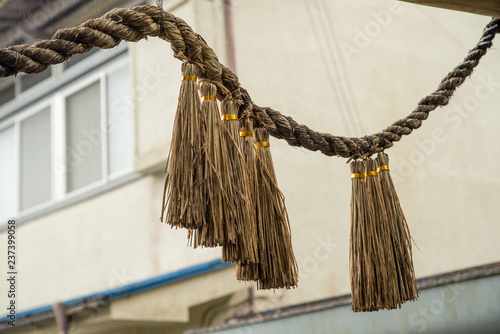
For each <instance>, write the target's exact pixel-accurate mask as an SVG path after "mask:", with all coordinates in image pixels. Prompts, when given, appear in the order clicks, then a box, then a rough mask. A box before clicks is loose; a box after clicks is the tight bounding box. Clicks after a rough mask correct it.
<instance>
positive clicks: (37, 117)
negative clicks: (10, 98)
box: [19, 107, 52, 210]
mask: <svg viewBox="0 0 500 334" xmlns="http://www.w3.org/2000/svg"><path fill="white" fill-rule="evenodd" d="M19 126H20V128H21V138H20V151H21V152H20V157H21V159H20V165H21V166H20V167H21V168H20V169H19V170H20V178H19V180H20V190H21V210H24V209H29V208H31V207H33V206H35V205H37V204H40V203H44V202H47V201H48V200H50V198H51V193H52V190H51V182H50V179H51V176H50V175H51V161H52V157H51V151H50V107H47V108H44V109H42V110H41V111H39V112H37V113H36V114H34V115H33V116H30V117H28V118H26V119H25V120H23V121H21V122H20V125H19Z"/></svg>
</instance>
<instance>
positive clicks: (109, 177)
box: [0, 55, 139, 229]
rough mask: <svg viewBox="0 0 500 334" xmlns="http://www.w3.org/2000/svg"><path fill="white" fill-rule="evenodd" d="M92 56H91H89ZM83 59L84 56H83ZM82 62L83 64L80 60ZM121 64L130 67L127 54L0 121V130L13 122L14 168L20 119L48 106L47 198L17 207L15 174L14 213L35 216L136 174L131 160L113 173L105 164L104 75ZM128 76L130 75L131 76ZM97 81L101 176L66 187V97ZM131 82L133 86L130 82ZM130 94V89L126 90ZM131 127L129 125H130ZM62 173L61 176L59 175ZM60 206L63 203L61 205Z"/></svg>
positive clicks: (18, 156) (106, 149)
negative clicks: (94, 180)
mask: <svg viewBox="0 0 500 334" xmlns="http://www.w3.org/2000/svg"><path fill="white" fill-rule="evenodd" d="M89 58H92V57H89ZM84 61H85V60H84ZM82 65H83V64H82ZM76 66H80V64H76V65H75V67H76ZM125 67H129V68H130V59H129V56H128V55H126V56H123V57H122V56H119V57H117V59H115V60H113V61H112V62H111V63H110V64H105V65H103V66H99V69H98V70H96V71H95V72H93V73H90V74H88V75H85V76H83V77H81V78H79V79H77V80H75V81H73V82H71V83H69V84H68V86H67V87H63V88H62V89H59V90H56V91H54V92H53V93H52V94H51V95H49V96H48V97H45V98H43V99H41V100H39V101H37V102H36V103H35V104H33V105H32V106H30V107H28V108H26V109H25V110H22V111H21V112H18V113H16V114H15V115H13V116H12V117H9V118H8V119H6V120H5V121H3V122H0V131H2V130H4V129H6V128H8V127H10V126H14V134H15V143H16V150H15V152H16V153H15V154H16V157H15V162H12V163H15V164H16V166H15V167H16V169H17V170H19V168H20V166H21V161H20V159H21V154H20V149H21V122H22V121H23V120H25V119H27V118H29V117H31V116H33V115H35V114H36V113H38V112H40V111H42V110H44V109H46V108H47V107H50V118H51V119H50V131H51V134H50V137H51V161H52V164H51V199H50V200H49V201H47V202H44V203H41V204H38V205H36V206H33V207H31V208H29V209H25V210H22V211H21V207H20V205H21V204H20V203H21V192H20V189H21V188H20V187H21V175H20V174H19V175H18V177H17V184H16V185H17V187H16V189H15V195H16V206H17V207H16V216H17V218H18V219H21V220H22V219H23V218H28V217H35V216H38V215H41V214H44V213H46V212H51V211H53V210H57V209H58V208H59V207H61V205H59V204H61V203H63V202H65V203H68V204H67V205H69V204H71V203H73V202H75V201H78V200H80V199H84V198H86V197H89V196H91V195H93V194H96V193H99V192H100V191H99V190H101V191H105V190H108V188H109V187H115V186H117V185H119V184H121V183H124V182H129V181H131V180H134V179H136V178H137V177H139V176H138V175H136V174H134V166H133V165H134V164H133V163H132V165H131V166H130V167H129V168H126V169H123V170H121V171H118V172H115V173H113V174H109V173H108V170H109V166H108V158H109V157H108V132H107V129H103V128H102V127H103V126H107V124H108V123H107V120H108V103H107V77H108V76H109V75H111V74H113V73H114V72H116V71H119V70H122V69H124V68H125ZM70 69H71V68H70ZM131 79H132V77H131ZM97 81H98V82H99V85H100V107H101V129H100V130H101V132H102V133H103V136H102V137H103V138H102V141H101V145H102V146H101V148H102V149H101V154H102V156H101V158H102V159H101V160H102V165H101V168H102V178H101V179H100V180H98V181H96V182H93V183H91V184H88V185H86V186H84V187H81V188H79V189H76V190H74V191H71V192H68V191H67V184H66V177H67V176H66V168H67V166H66V146H67V143H66V98H67V97H68V96H70V95H71V94H74V93H76V92H78V91H80V90H82V89H84V88H85V87H87V86H89V85H91V84H93V83H95V82H97ZM131 86H133V85H132V84H131ZM129 94H132V92H129ZM132 131H133V128H132ZM131 135H132V138H133V140H132V147H130V149H131V150H133V149H134V147H135V137H134V135H133V133H132V134H131ZM56 163H57V166H59V167H61V168H62V170H59V171H57V170H56V168H55V167H56ZM61 176H62V177H61ZM62 206H64V205H62ZM5 223H6V221H1V222H0V229H1V228H2V227H3V225H5Z"/></svg>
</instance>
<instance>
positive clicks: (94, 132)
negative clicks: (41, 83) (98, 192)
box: [66, 81, 102, 192]
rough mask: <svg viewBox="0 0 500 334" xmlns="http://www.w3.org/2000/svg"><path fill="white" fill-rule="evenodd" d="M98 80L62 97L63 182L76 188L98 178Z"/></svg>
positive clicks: (99, 125) (99, 133) (99, 116)
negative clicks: (63, 100) (63, 107)
mask: <svg viewBox="0 0 500 334" xmlns="http://www.w3.org/2000/svg"><path fill="white" fill-rule="evenodd" d="M100 100H101V94H100V88H99V81H97V82H95V83H93V84H91V85H89V86H87V87H85V88H84V89H82V90H80V91H78V92H76V93H74V94H73V95H70V96H68V98H67V99H66V166H67V174H66V182H67V183H66V185H67V191H68V192H70V191H73V190H76V189H79V188H81V187H83V186H86V185H88V184H91V183H94V182H96V181H98V180H101V179H102V157H101V155H102V147H101V146H102V132H101V103H100Z"/></svg>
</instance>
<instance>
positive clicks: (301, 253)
mask: <svg viewBox="0 0 500 334" xmlns="http://www.w3.org/2000/svg"><path fill="white" fill-rule="evenodd" d="M325 3H327V8H325V7H323V6H324V4H325ZM176 13H177V15H179V16H181V17H182V18H184V19H185V20H186V21H187V22H188V23H189V24H192V25H193V27H194V28H195V29H196V30H197V31H198V32H199V33H200V34H201V35H202V36H204V38H205V39H206V40H207V41H208V42H209V43H212V42H213V43H215V44H214V45H215V46H216V48H215V51H216V52H217V53H218V54H219V56H220V58H221V60H222V59H225V52H226V50H225V43H224V39H222V38H221V36H220V31H222V30H221V29H222V28H221V24H223V22H222V21H221V16H220V5H219V3H218V2H210V1H206V0H197V1H188V2H187V3H186V4H185V5H183V6H181V7H180V8H179V9H178V12H176ZM233 13H234V22H235V36H236V41H235V42H236V55H237V69H238V75H239V78H240V82H241V83H242V85H243V86H244V87H245V88H247V89H248V91H249V92H250V94H251V96H252V98H253V99H254V101H255V102H256V103H257V104H259V105H262V106H271V107H273V108H275V109H277V110H280V111H282V112H283V113H285V114H287V115H291V116H293V117H294V118H295V119H296V120H297V121H298V122H300V123H305V124H307V125H309V126H310V127H311V128H313V129H316V130H319V131H324V132H330V133H333V134H338V135H346V136H351V135H356V136H358V135H363V134H368V133H373V132H377V131H379V130H381V129H382V128H384V127H385V126H387V125H389V124H390V123H392V122H393V121H395V120H396V119H399V118H402V117H404V116H405V115H406V114H408V113H409V112H410V111H411V110H412V109H413V108H414V106H415V105H416V104H417V102H418V101H419V99H420V98H421V97H422V96H424V95H425V94H427V93H430V92H431V91H433V90H434V89H435V88H436V87H437V85H438V83H439V81H440V80H441V78H442V77H443V76H444V75H445V74H446V73H447V72H448V71H449V70H451V69H452V68H453V67H454V66H455V65H456V64H458V62H459V61H460V60H461V59H462V58H463V57H464V56H465V54H466V52H467V50H469V49H470V48H472V46H474V45H475V43H476V42H477V40H478V38H479V36H480V34H481V31H482V29H483V27H484V25H485V24H486V23H487V21H488V18H485V17H481V16H473V15H468V14H464V13H457V12H451V11H444V10H439V9H434V8H426V7H419V6H416V5H411V4H406V3H399V2H395V1H386V0H376V1H374V0H372V1H328V2H323V1H316V0H314V1H284V0H275V1H263V0H254V1H241V0H233ZM362 31H365V32H363V33H361V32H362ZM214 32H218V33H214ZM363 35H366V36H367V37H363ZM497 44H498V43H497ZM130 54H131V63H132V73H133V78H134V87H135V88H136V89H137V90H140V91H141V92H142V93H141V94H142V95H136V105H135V109H136V110H135V121H136V122H135V134H136V137H135V138H136V148H135V149H136V170H137V171H139V172H141V171H151V172H152V173H149V174H145V175H144V177H143V178H141V179H139V180H137V181H134V182H132V183H129V184H127V185H125V186H122V187H120V188H117V189H115V190H113V191H110V192H108V193H104V194H102V195H100V196H97V197H95V198H92V199H90V200H87V201H84V202H81V203H78V204H76V205H73V206H70V207H67V208H65V209H63V210H59V211H57V212H54V213H52V214H49V215H46V216H43V217H40V218H38V219H35V220H33V221H30V222H28V223H26V224H24V225H21V226H20V227H19V230H18V235H19V239H20V241H19V244H20V246H19V247H20V248H19V258H20V261H19V272H20V273H21V274H20V275H21V276H20V281H19V284H20V285H19V289H20V291H21V292H20V294H19V304H18V306H19V308H20V309H28V308H31V307H34V306H38V305H44V304H49V303H53V302H54V301H56V300H62V299H67V298H71V297H76V296H80V295H84V294H87V293H92V292H95V291H99V290H103V289H106V288H109V287H116V286H120V285H124V284H127V283H131V282H132V281H138V280H142V279H145V278H148V277H151V276H154V275H158V274H161V273H166V272H170V271H174V270H177V269H179V268H182V267H186V266H189V265H193V264H196V263H201V262H204V261H207V260H209V259H213V258H217V257H219V256H220V250H218V249H215V250H214V249H196V250H193V249H190V248H186V239H185V235H186V232H185V231H176V230H172V229H170V228H169V227H168V226H167V225H164V224H160V223H158V217H159V209H160V201H161V191H162V187H163V175H162V173H161V172H157V171H159V170H161V169H162V168H163V166H164V163H165V158H166V155H167V152H168V146H169V140H170V135H171V128H172V124H173V119H174V114H175V107H176V101H177V95H178V88H179V83H180V62H179V61H177V60H174V59H172V57H171V55H172V52H171V50H170V46H169V45H168V44H167V43H164V42H162V41H160V40H158V39H155V38H151V39H150V40H149V41H142V42H139V43H136V44H131V45H130ZM152 72H156V75H153V74H151V73H152ZM499 88H500V70H499V67H498V50H496V49H494V50H491V51H490V54H488V55H487V56H486V57H485V59H484V60H483V61H482V63H481V64H480V66H479V68H478V70H477V71H476V73H474V74H473V76H472V78H471V79H469V80H468V81H467V82H466V84H464V86H463V87H462V88H460V90H459V92H458V93H457V94H456V96H455V97H454V98H453V100H452V102H451V103H450V105H449V106H447V107H446V108H442V109H438V110H436V111H435V112H433V114H432V115H431V116H430V118H429V120H427V121H426V122H425V123H424V125H423V126H422V128H421V129H419V130H418V131H416V132H415V133H414V134H412V135H411V136H410V137H408V138H404V139H403V140H402V141H401V142H400V143H398V144H396V146H395V147H394V148H393V149H391V150H390V151H388V153H389V154H390V158H391V167H392V170H393V176H394V178H395V180H396V187H397V190H398V192H399V194H400V197H401V202H402V204H403V207H404V209H405V213H406V215H407V219H408V222H409V225H410V228H411V231H412V233H413V237H414V239H415V240H416V242H417V244H418V246H419V248H420V250H417V249H415V251H414V260H415V269H416V273H417V276H418V277H422V276H427V275H432V274H436V273H441V272H446V271H452V270H457V269H461V268H464V267H470V266H475V265H480V264H484V263H488V262H494V261H498V260H499V258H500V256H499V255H500V245H499V243H498V242H497V240H496V239H497V236H498V234H499V233H500V227H499V224H497V223H498V220H499V216H498V212H497V210H496V207H497V203H498V200H499V199H500V195H499V192H498V189H499V184H500V176H498V175H497V174H496V173H495V170H496V169H497V164H498V163H497V160H498V158H497V156H498V153H499V152H498V151H499V148H498V146H497V145H496V137H495V135H496V133H497V128H496V124H497V123H498V121H499V117H500V116H498V113H497V112H496V111H497V109H498V105H499V104H500V93H499V92H500V89H499ZM140 96H142V97H140ZM271 145H272V153H273V157H274V161H275V167H276V171H277V175H278V180H279V183H280V186H281V188H282V191H283V193H284V194H285V196H286V200H287V207H288V211H289V215H290V221H291V224H292V233H293V235H292V236H293V244H294V250H295V254H296V257H297V260H298V263H299V266H300V282H299V288H298V289H295V290H292V291H276V292H272V291H266V292H259V295H258V296H259V298H258V299H257V303H258V304H257V308H258V309H266V308H274V307H277V306H280V305H288V304H292V303H298V302H305V301H309V300H315V299H320V298H327V297H331V296H335V295H338V294H344V293H348V292H349V276H348V272H349V268H348V241H349V215H350V213H349V200H350V180H349V178H350V172H349V167H348V166H347V165H346V164H345V160H343V159H338V158H328V157H326V156H323V155H321V154H320V153H318V152H309V151H306V150H304V149H298V148H292V147H290V146H288V145H287V144H286V143H285V142H283V141H279V140H276V139H271ZM5 237H6V235H5V232H2V233H1V234H0V241H1V244H2V245H4V244H5V243H4V242H5ZM3 262H4V261H2V264H1V266H4V263H3ZM1 268H3V267H1ZM223 274H224V275H229V276H231V277H233V276H234V272H233V271H232V270H224V271H223ZM2 284H4V283H2ZM206 284H207V285H210V280H209V279H208V278H207V282H206ZM240 285H241V286H242V287H244V286H245V285H244V284H243V283H241V284H240ZM246 286H249V285H246ZM0 288H2V291H3V285H2V286H0ZM223 290H224V289H223V288H221V291H220V294H223V293H224V291H223ZM153 295H154V294H153ZM215 295H217V294H214V296H215ZM153 297H154V296H153ZM203 299H204V298H203V296H202V295H200V301H201V300H203Z"/></svg>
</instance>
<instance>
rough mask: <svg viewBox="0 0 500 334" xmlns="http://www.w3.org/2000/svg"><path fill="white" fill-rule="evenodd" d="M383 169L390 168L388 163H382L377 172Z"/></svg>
mask: <svg viewBox="0 0 500 334" xmlns="http://www.w3.org/2000/svg"><path fill="white" fill-rule="evenodd" d="M383 170H389V166H387V165H382V166H380V167H379V168H377V172H381V171H383Z"/></svg>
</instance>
